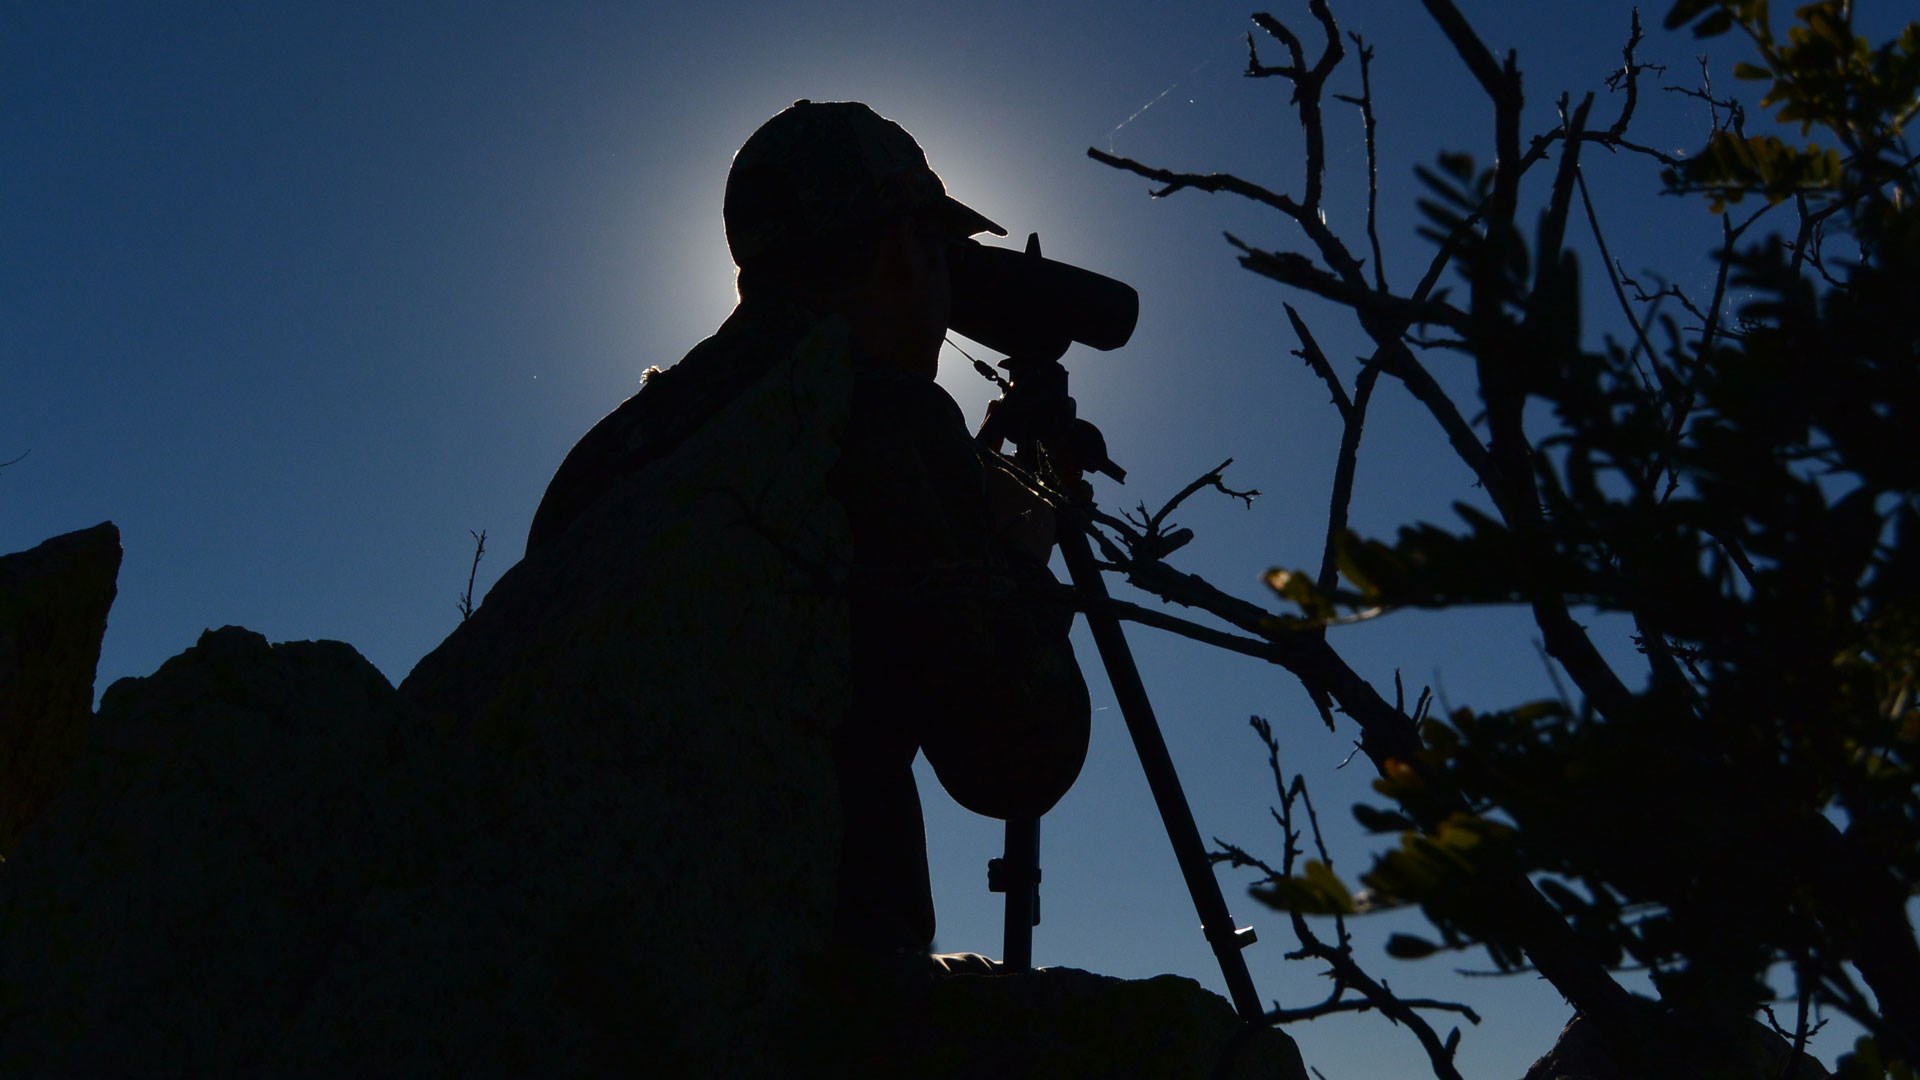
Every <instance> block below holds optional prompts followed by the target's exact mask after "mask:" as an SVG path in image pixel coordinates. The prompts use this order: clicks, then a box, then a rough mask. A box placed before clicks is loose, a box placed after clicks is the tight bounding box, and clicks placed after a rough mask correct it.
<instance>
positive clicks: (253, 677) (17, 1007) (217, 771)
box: [0, 627, 417, 1077]
mask: <svg viewBox="0 0 1920 1080" xmlns="http://www.w3.org/2000/svg"><path fill="white" fill-rule="evenodd" d="M397 707H398V702H397V700H396V698H395V695H394V692H393V689H392V687H391V686H390V685H389V684H388V683H387V681H386V679H385V677H384V676H382V675H381V674H380V672H379V671H378V670H376V669H375V668H374V667H373V665H371V664H369V663H368V662H367V661H366V660H364V659H362V658H361V657H360V655H359V654H358V653H356V652H354V650H353V649H352V648H351V647H349V646H346V645H343V644H341V643H339V642H290V643H287V644H282V645H276V646H272V647H269V646H268V645H267V642H266V639H265V638H262V637H261V636H260V635H259V634H255V633H253V632H251V631H247V630H242V629H239V628H237V627H228V628H226V629H224V630H216V631H209V632H207V633H206V634H205V635H203V636H202V637H201V639H200V642H199V644H197V645H195V646H194V647H193V648H191V649H189V650H187V651H186V652H185V653H182V654H181V655H180V656H177V657H175V658H173V659H172V660H169V661H167V663H166V664H165V665H163V666H162V667H161V668H160V670H159V671H157V672H155V673H154V674H153V675H152V676H149V677H147V678H144V679H122V680H120V681H119V682H117V683H115V684H114V685H113V686H112V687H110V688H109V689H108V690H107V693H106V695H105V698H104V699H103V700H102V703H101V709H100V714H99V716H98V717H96V718H95V721H94V724H93V728H92V730H91V731H90V732H89V734H88V737H87V740H86V748H85V751H84V753H83V755H82V757H81V759H80V760H79V762H78V763H77V764H76V767H75V769H74V772H73V775H72V777H71V779H70V780H69V782H68V783H67V784H66V785H65V786H64V788H63V789H62V791H61V792H60V794H59V795H58V796H57V797H56V799H55V800H54V802H53V803H52V805H51V806H50V807H49V808H48V812H47V814H46V816H45V817H44V818H43V819H42V820H41V821H40V822H39V824H38V825H36V826H35V827H34V828H33V829H32V830H30V831H28V833H27V834H26V835H25V836H24V837H23V838H22V841H21V843H20V846H19V848H18V850H17V851H16V853H15V854H14V857H13V858H11V859H9V860H8V861H7V863H6V865H5V866H4V867H0V1075H6V1076H10V1077H12V1076H134V1075H146V1076H153V1075H177V1076H187V1075H193V1076H223V1075H250V1074H257V1073H258V1072H259V1070H260V1065H261V1063H262V1062H263V1060H264V1059H265V1057H266V1056H267V1054H268V1051H269V1050H270V1048H271V1047H272V1046H273V1045H274V1043H275V1041H276V1040H277V1039H278V1038H279V1036H280V1034H281V1032H282V1030H283V1029H284V1028H285V1026H286V1025H287V1024H288V1023H289V1021H290V1020H291V1018H292V1017H293V1016H294V1015H295V1014H297V1012H298V1011H299V1009H300V1007H301V1005H302V1002H303V1000H304V998H305V996H306V993H307V991H308V990H309V988H310V987H311V985H312V983H313V980H314V979H315V978H316V976H317V975H318V973H319V972H320V971H321V970H322V969H323V968H324V967H325V965H326V963H327V959H328V957H329V955H330V952H331V949H332V947H333V944H334V941H335V939H336V937H337V936H338V935H339V933H340V932H341V930H342V928H343V927H344V926H345V925H346V923H347V920H348V918H349V917H350V915H351V914H352V913H353V911H354V909H355V907H356V905H357V904H358V902H359V901H360V900H361V898H362V897H364V896H365V895H366V893H367V891H368V888H369V885H370V883H371V882H374V881H377V880H380V879H382V878H383V877H390V876H391V875H392V874H393V873H394V852H393V850H391V846H390V845H384V844H383V840H384V838H386V837H388V836H389V835H390V834H389V832H388V827H389V826H390V825H391V824H392V823H394V822H395V821H396V820H397V819H398V820H404V819H406V818H408V817H412V816H417V815H416V814H415V813H414V811H412V810H411V809H410V808H409V806H408V803H409V802H410V796H409V794H408V787H407V785H405V784H404V783H397V782H396V779H397V778H396V776H395V775H394V769H393V767H392V764H391V761H392V757H393V754H392V749H393V738H394V735H395V732H396V717H397V715H398V712H397Z"/></svg>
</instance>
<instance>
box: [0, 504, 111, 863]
mask: <svg viewBox="0 0 1920 1080" xmlns="http://www.w3.org/2000/svg"><path fill="white" fill-rule="evenodd" d="M119 573H120V530H118V529H116V528H114V527H113V523H112V522H103V523H102V524H99V525H95V526H94V527H93V528H91V529H83V530H81V531H80V532H71V533H67V534H66V535H64V536H56V537H54V538H53V539H51V540H48V541H47V542H46V543H44V544H41V545H40V546H39V547H36V548H34V549H32V550H31V551H23V552H20V553H18V554H14V555H7V556H0V858H5V857H6V856H7V855H8V853H10V852H11V851H12V850H13V847H14V843H15V841H16V840H17V839H18V838H19V836H20V832H21V830H22V829H24V828H25V827H26V826H27V825H28V824H29V823H30V822H32V821H33V820H34V819H35V818H37V817H38V816H39V815H40V812H41V810H42V808H43V807H45V805H46V803H47V800H48V798H49V797H50V796H51V795H52V794H53V792H54V790H55V788H56V787H58V785H59V783H60V781H61V779H62V778H63V777H64V776H65V775H66V772H67V769H68V767H69V766H70V765H71V764H72V762H73V756H74V754H75V753H76V752H77V751H78V750H79V747H80V740H81V738H82V735H83V733H84V732H85V730H86V725H87V718H88V717H90V716H92V715H93V675H94V669H95V668H96V667H97V666H98V665H99V663H100V640H101V638H102V636H103V635H105V634H106V631H107V609H108V608H110V607H112V606H113V594H114V581H115V579H116V578H117V577H118V576H119Z"/></svg>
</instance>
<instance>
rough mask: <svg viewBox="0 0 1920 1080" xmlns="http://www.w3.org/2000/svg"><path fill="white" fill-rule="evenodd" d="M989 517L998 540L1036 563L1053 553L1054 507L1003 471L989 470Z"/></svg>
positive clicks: (1043, 560)
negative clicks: (1032, 558)
mask: <svg viewBox="0 0 1920 1080" xmlns="http://www.w3.org/2000/svg"><path fill="white" fill-rule="evenodd" d="M987 514H988V516H989V518H990V520H991V521H992V524H993V532H994V535H995V536H998V537H999V538H1000V539H1002V540H1004V541H1006V542H1007V543H1009V544H1012V545H1014V546H1015V547H1017V548H1019V549H1020V550H1022V551H1025V552H1026V553H1028V554H1029V555H1032V556H1033V557H1034V559H1035V560H1036V561H1039V562H1043V563H1044V562H1046V561H1047V557H1048V555H1049V554H1050V553H1051V552H1052V551H1053V535H1054V520H1053V507H1051V506H1048V505H1047V501H1046V500H1045V499H1042V498H1041V497H1040V496H1038V495H1035V494H1034V493H1033V492H1032V491H1029V490H1028V489H1027V486H1026V485H1025V484H1022V483H1021V482H1020V481H1018V480H1016V479H1014V478H1013V477H1012V476H1010V475H1008V474H1007V473H1004V472H1002V471H1000V470H999V469H988V470H987Z"/></svg>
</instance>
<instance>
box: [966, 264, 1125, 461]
mask: <svg viewBox="0 0 1920 1080" xmlns="http://www.w3.org/2000/svg"><path fill="white" fill-rule="evenodd" d="M949 266H950V269H951V272H952V274H953V313H952V316H951V318H950V319H949V320H948V322H949V325H950V326H951V327H952V329H954V330H957V331H959V332H960V333H962V334H965V335H966V336H967V337H970V338H972V339H973V340H975V341H978V342H980V343H981V344H982V345H986V346H988V347H989V348H993V349H998V350H999V351H1001V352H1004V353H1006V354H1008V355H1007V358H1006V359H1005V360H1002V361H1000V363H999V365H998V366H999V367H1001V368H1002V369H1004V370H1005V371H1006V372H1007V377H1006V378H1005V379H1002V378H999V377H998V376H994V375H993V374H992V373H991V369H987V368H985V365H981V366H982V368H983V371H984V372H985V373H986V374H987V375H988V377H989V378H992V379H993V380H994V381H995V382H996V383H997V384H999V386H1000V389H1001V394H1000V398H999V400H997V401H995V402H993V403H992V404H991V405H989V406H988V407H987V417H986V420H985V422H983V423H982V424H981V425H980V431H979V433H978V434H977V435H976V436H975V438H976V439H977V440H978V441H979V443H980V444H981V445H982V446H984V447H985V448H987V449H989V450H993V451H996V452H997V451H998V450H999V449H1000V448H1001V446H1002V445H1004V444H1005V443H1007V442H1012V443H1013V444H1014V446H1015V447H1016V448H1018V453H1017V455H1016V456H1017V457H1019V458H1020V459H1021V460H1022V461H1023V463H1024V464H1026V465H1028V466H1029V467H1031V466H1032V465H1033V464H1034V463H1035V461H1036V460H1037V458H1036V455H1035V454H1034V451H1035V449H1036V448H1039V447H1042V446H1044V447H1046V449H1047V451H1048V453H1049V454H1051V455H1053V456H1054V458H1055V459H1056V464H1060V465H1066V466H1070V467H1072V468H1073V469H1075V470H1080V469H1086V470H1091V471H1093V472H1098V473H1103V474H1105V475H1107V476H1110V477H1112V478H1113V479H1115V480H1117V481H1119V482H1121V483H1125V482H1126V479H1127V471H1126V470H1125V469H1122V468H1121V467H1120V466H1118V465H1116V464H1114V463H1113V461H1112V459H1110V458H1108V457H1107V441H1106V437H1105V436H1103V435H1102V434H1101V433H1100V429H1099V428H1097V427H1095V426H1093V424H1091V423H1089V422H1088V421H1086V420H1082V419H1080V418H1079V417H1078V416H1077V415H1075V405H1074V401H1073V396H1072V395H1071V394H1069V393H1068V392H1067V369H1066V368H1065V367H1063V366H1062V365H1061V363H1060V358H1061V357H1062V356H1065V355H1066V352H1067V347H1068V346H1069V345H1071V344H1073V343H1074V342H1076V341H1077V342H1080V343H1082V344H1085V345H1090V346H1092V347H1093V348H1096V349H1100V350H1103V351H1106V350H1112V349H1117V348H1119V347H1120V346H1122V345H1125V344H1126V343H1127V340H1128V339H1129V338H1131V337H1132V336H1133V328H1134V324H1135V323H1136V322H1137V321H1138V320H1139V316H1140V295H1139V294H1138V293H1136V292H1135V291H1134V290H1133V287H1132V286H1130V285H1127V284H1126V283H1124V282H1121V281H1116V280H1114V279H1113V278H1110V277H1107V276H1105V275H1103V274H1096V273H1094V272H1093V271H1091V270H1084V269H1082V268H1080V267H1078V266H1072V265H1069V264H1067V263H1063V262H1056V261H1054V260H1052V259H1049V258H1046V257H1044V256H1043V255H1041V254H1040V234H1039V233H1029V234H1027V246H1026V250H1025V251H1022V252H1014V251H1011V250H1008V249H1006V248H989V247H985V246H982V245H981V244H978V243H976V242H974V241H971V240H969V241H965V242H963V243H961V244H958V245H956V246H955V248H954V251H953V255H952V257H951V259H950V260H949ZM976 363H977V361H976Z"/></svg>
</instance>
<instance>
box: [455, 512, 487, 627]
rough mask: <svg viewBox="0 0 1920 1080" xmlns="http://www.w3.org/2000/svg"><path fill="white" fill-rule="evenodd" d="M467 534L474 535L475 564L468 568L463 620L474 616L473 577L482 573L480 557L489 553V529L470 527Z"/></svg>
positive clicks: (463, 599) (461, 615)
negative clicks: (476, 530) (475, 529)
mask: <svg viewBox="0 0 1920 1080" xmlns="http://www.w3.org/2000/svg"><path fill="white" fill-rule="evenodd" d="M467 535H468V536H471V537H473V565H472V566H470V567H468V568H467V591H466V592H465V593H462V594H461V596H460V621H461V622H466V621H467V620H468V619H470V618H472V617H473V579H474V578H475V576H477V575H478V574H479V573H480V557H481V556H482V555H485V554H486V553H487V530H485V529H481V530H480V531H479V532H474V531H473V530H472V529H468V530H467Z"/></svg>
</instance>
